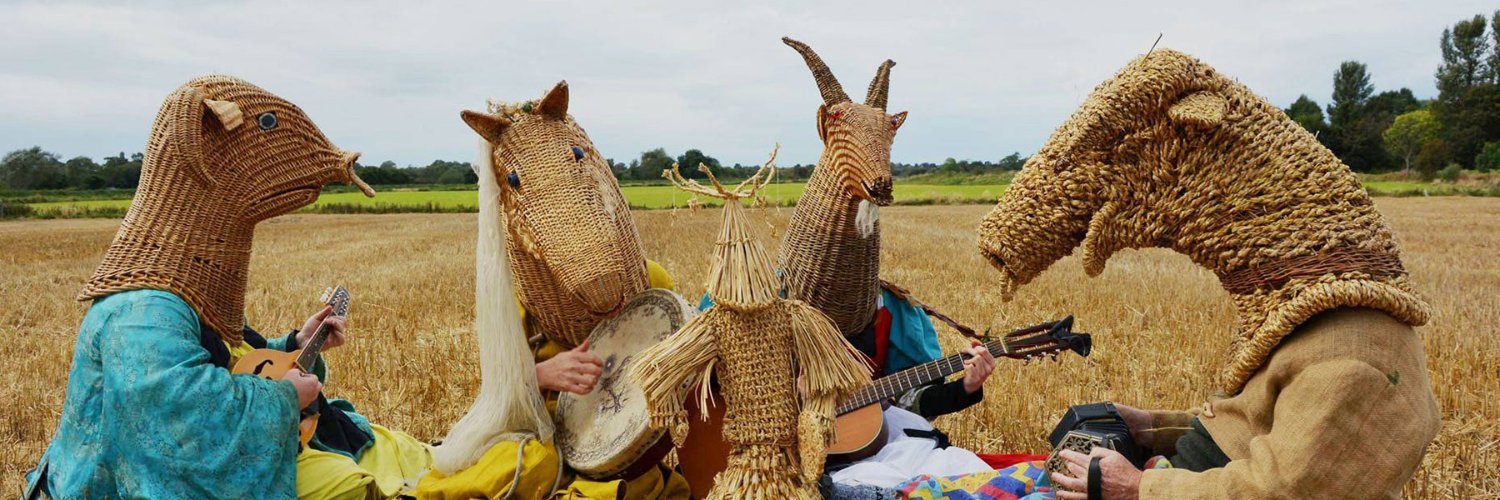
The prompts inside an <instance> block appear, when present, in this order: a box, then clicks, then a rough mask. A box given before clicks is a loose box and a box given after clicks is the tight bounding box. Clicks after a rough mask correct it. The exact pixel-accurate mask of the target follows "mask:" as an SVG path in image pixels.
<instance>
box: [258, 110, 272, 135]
mask: <svg viewBox="0 0 1500 500" xmlns="http://www.w3.org/2000/svg"><path fill="white" fill-rule="evenodd" d="M255 124H256V125H259V126H260V129H261V130H271V129H273V128H276V113H275V112H273V111H267V112H265V113H261V114H260V116H256V117H255Z"/></svg>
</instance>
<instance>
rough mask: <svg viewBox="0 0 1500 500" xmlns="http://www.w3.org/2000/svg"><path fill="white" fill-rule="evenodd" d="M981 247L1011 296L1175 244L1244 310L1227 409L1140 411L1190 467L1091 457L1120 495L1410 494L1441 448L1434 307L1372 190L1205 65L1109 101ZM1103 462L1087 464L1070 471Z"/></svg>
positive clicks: (1084, 460)
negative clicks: (1065, 263) (1040, 282)
mask: <svg viewBox="0 0 1500 500" xmlns="http://www.w3.org/2000/svg"><path fill="white" fill-rule="evenodd" d="M979 246H980V248H981V250H982V252H983V254H984V255H985V256H986V257H988V258H989V260H990V262H991V263H992V264H993V265H994V267H995V268H996V269H998V270H999V271H1000V286H999V291H1000V292H1001V293H1002V294H1003V295H1004V296H1005V297H1006V298H1007V299H1008V298H1009V297H1010V296H1011V295H1012V294H1013V293H1014V290H1015V288H1016V287H1018V286H1021V285H1024V284H1026V283H1027V282H1029V281H1031V280H1032V279H1034V278H1035V277H1036V276H1037V275H1038V274H1040V273H1041V272H1042V271H1043V270H1045V269H1046V268H1047V267H1049V266H1050V265H1051V264H1052V263H1053V262H1056V261H1057V260H1059V259H1061V258H1063V257H1064V256H1066V255H1068V254H1069V253H1071V252H1072V251H1073V250H1074V249H1075V248H1076V247H1079V246H1082V247H1083V252H1082V253H1083V265H1084V270H1085V271H1086V272H1088V273H1089V274H1090V275H1097V274H1098V273H1100V272H1101V271H1103V269H1104V263H1105V261H1106V260H1107V259H1108V258H1109V256H1110V255H1112V254H1114V253H1115V252H1116V251H1119V250H1121V249H1127V248H1146V247H1165V248H1170V249H1172V250H1175V251H1177V252H1178V253H1181V254H1183V255H1186V256H1187V257H1188V258H1190V259H1192V261H1193V262H1195V263H1197V264H1198V265H1200V266H1203V267H1204V268H1207V269H1208V270H1210V271H1212V272H1213V273H1214V274H1215V275H1216V276H1218V278H1219V282H1220V284H1222V285H1223V287H1224V289H1225V290H1226V291H1227V292H1228V293H1229V297H1230V298H1231V299H1232V300H1233V301H1234V306H1235V310H1236V313H1237V325H1236V326H1235V328H1234V331H1233V333H1232V336H1231V338H1230V342H1229V349H1228V360H1229V362H1228V363H1227V364H1226V365H1225V366H1224V368H1223V370H1222V381H1223V386H1224V389H1225V391H1226V392H1227V394H1229V395H1230V396H1229V397H1227V398H1222V399H1217V400H1214V401H1211V402H1209V403H1208V404H1206V405H1205V406H1204V407H1203V409H1202V410H1201V411H1199V412H1194V414H1189V413H1181V412H1155V413H1146V412H1140V411H1139V410H1134V411H1132V412H1131V413H1133V414H1134V417H1132V416H1131V415H1127V420H1130V419H1132V418H1134V419H1135V422H1133V423H1132V430H1133V433H1134V434H1135V436H1136V438H1137V440H1138V441H1139V442H1141V443H1142V444H1145V445H1147V446H1150V447H1153V448H1155V450H1156V452H1157V453H1160V454H1162V455H1166V456H1169V457H1170V458H1171V460H1170V461H1171V463H1172V465H1173V466H1175V467H1176V468H1173V469H1165V470H1148V471H1146V472H1144V473H1141V472H1140V471H1134V470H1133V469H1132V468H1131V467H1130V464H1129V462H1128V461H1124V459H1123V458H1121V457H1120V456H1119V455H1118V454H1113V455H1111V454H1112V452H1107V451H1103V450H1097V449H1096V451H1095V457H1102V458H1101V461H1102V462H1101V470H1102V481H1103V485H1104V489H1105V492H1106V493H1109V492H1112V491H1131V490H1134V489H1135V488H1136V487H1137V485H1136V484H1134V483H1135V482H1138V489H1139V493H1140V495H1141V497H1142V498H1147V497H1150V498H1168V497H1170V498H1186V497H1192V498H1220V497H1223V498H1271V497H1281V496H1286V495H1292V496H1309V497H1344V498H1399V497H1400V496H1401V488H1402V486H1403V485H1404V484H1405V483H1406V482H1407V480H1408V479H1409V478H1410V477H1411V475H1412V474H1413V473H1414V472H1415V470H1416V468H1417V466H1418V465H1419V464H1420V463H1421V460H1422V455H1423V452H1424V449H1425V448H1426V446H1427V444H1428V443H1429V442H1430V441H1431V440H1432V439H1433V437H1434V436H1435V435H1436V432H1437V429H1438V425H1439V414H1438V409H1437V405H1436V402H1435V400H1434V398H1433V393H1432V389H1431V386H1430V383H1429V381H1428V376H1427V368H1426V359H1425V355H1424V354H1423V352H1422V343H1421V340H1420V339H1419V338H1418V337H1417V335H1416V333H1415V332H1414V331H1413V329H1412V327H1414V326H1420V325H1422V324H1424V323H1426V322H1427V320H1428V318H1429V317H1430V316H1431V309H1430V308H1429V307H1428V305H1427V304H1426V303H1425V302H1424V301H1423V300H1422V299H1421V298H1419V297H1418V296H1417V294H1416V293H1415V292H1413V291H1412V286H1411V284H1410V281H1409V279H1408V276H1407V271H1406V270H1405V269H1404V268H1403V267H1402V264H1401V259H1400V256H1399V251H1398V248H1397V244H1396V240H1395V238H1394V237H1393V236H1392V234H1391V230H1390V228H1389V227H1387V225H1386V223H1385V221H1384V220H1383V219H1382V217H1381V215H1380V213H1379V212H1377V211H1376V210H1375V207H1374V205H1373V204H1372V202H1371V200H1370V197H1369V195H1368V194H1367V193H1366V192H1365V190H1364V189H1363V188H1362V187H1361V186H1360V183H1359V180H1358V179H1357V178H1355V176H1354V174H1353V173H1352V172H1350V170H1349V167H1347V166H1345V165H1344V164H1343V163H1341V162H1340V161H1339V160H1338V159H1337V158H1336V157H1334V155H1333V153H1331V152H1329V151H1328V150H1327V149H1325V148H1324V147H1323V146H1321V145H1320V144H1318V141H1317V140H1316V139H1315V138H1314V137H1313V136H1312V135H1311V134H1309V133H1308V132H1307V131H1306V130H1304V129H1303V128H1302V127H1300V126H1298V125H1297V124H1296V123H1295V122H1293V121H1292V120H1290V119H1288V118H1287V116H1286V115H1285V114H1284V113H1282V112H1281V110H1279V109H1277V108H1276V107H1275V106H1273V105H1271V104H1270V103H1268V102H1266V101H1265V100H1264V99H1261V98H1260V97H1258V96H1256V95H1255V94H1253V93H1252V92H1251V91H1250V90H1249V89H1247V88H1245V87H1244V86H1243V85H1240V84H1239V83H1237V82H1235V81H1234V80H1231V79H1229V78H1226V77H1224V76H1222V75H1220V74H1219V73H1218V72H1216V71H1215V70H1214V69H1213V68H1211V67H1209V66H1208V65H1206V64H1204V63H1202V62H1200V61H1198V60H1196V59H1194V58H1192V57H1190V56H1187V55H1185V54H1182V53H1178V52H1175V51H1171V50H1156V51H1154V52H1152V53H1149V54H1147V55H1146V56H1144V57H1142V58H1139V59H1136V60H1135V61H1133V62H1132V63H1130V64H1129V65H1128V66H1126V67H1125V68H1124V69H1122V70H1121V71H1120V72H1119V73H1118V74H1117V75H1115V77H1114V78H1113V79H1111V80H1109V81H1106V82H1104V83H1103V84H1100V85H1099V86H1098V87H1097V88H1095V90H1094V92H1093V94H1091V95H1090V96H1089V98H1088V99H1087V100H1086V101H1084V103H1083V105H1082V106H1081V107H1080V108H1079V109H1078V110H1077V111H1076V112H1075V113H1074V114H1073V115H1072V117H1070V118H1069V119H1068V121H1067V122H1065V123H1064V124H1063V125H1062V126H1061V127H1059V128H1058V129H1057V131H1056V132H1054V133H1053V135H1052V137H1051V139H1049V140H1048V142H1047V143H1046V144H1045V145H1044V146H1043V147H1042V149H1041V151H1039V152H1038V153H1037V154H1036V155H1035V156H1033V157H1032V158H1031V160H1029V161H1028V162H1027V164H1026V166H1025V168H1024V169H1023V170H1022V171H1021V173H1020V174H1019V175H1018V176H1016V179H1015V182H1014V183H1013V184H1011V187H1010V189H1009V190H1007V191H1006V193H1005V195H1004V196H1003V197H1002V198H1001V199H1000V202H999V205H998V206H997V207H996V208H995V210H994V211H993V212H991V213H990V214H989V216H987V217H986V218H985V219H984V220H983V222H982V223H981V224H980V226H979ZM1152 429H1155V431H1153V430H1152ZM1089 461H1090V457H1083V456H1081V455H1078V456H1074V457H1073V458H1072V459H1070V462H1073V464H1074V469H1073V472H1074V473H1075V474H1076V475H1078V476H1079V477H1083V476H1084V474H1083V473H1081V471H1086V470H1087V469H1086V467H1087V466H1088V465H1089ZM1122 463H1123V466H1122V465H1121V464H1122ZM1062 479H1063V482H1062V484H1061V486H1063V487H1065V488H1069V489H1073V490H1076V491H1082V490H1081V488H1082V487H1083V486H1082V485H1083V480H1082V479H1072V478H1066V477H1065V478H1062ZM1112 488H1118V489H1112Z"/></svg>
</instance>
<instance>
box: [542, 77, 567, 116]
mask: <svg viewBox="0 0 1500 500" xmlns="http://www.w3.org/2000/svg"><path fill="white" fill-rule="evenodd" d="M537 108H539V109H538V111H537V112H538V113H541V114H542V115H543V116H547V117H551V118H556V119H559V120H561V119H564V118H567V117H568V82H567V81H566V80H564V81H561V82H557V85H556V86H554V87H552V90H549V91H547V95H546V96H544V97H542V102H541V104H538V105H537Z"/></svg>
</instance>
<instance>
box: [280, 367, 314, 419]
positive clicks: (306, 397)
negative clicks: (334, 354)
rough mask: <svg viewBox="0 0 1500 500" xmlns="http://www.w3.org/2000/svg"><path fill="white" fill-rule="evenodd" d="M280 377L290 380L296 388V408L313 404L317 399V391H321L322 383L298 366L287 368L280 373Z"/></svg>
mask: <svg viewBox="0 0 1500 500" xmlns="http://www.w3.org/2000/svg"><path fill="white" fill-rule="evenodd" d="M281 379H282V380H285V381H288V382H291V383H292V386H293V387H296V388H297V408H298V409H301V408H307V405H310V404H313V402H314V401H317V400H318V393H319V392H322V391H323V383H322V382H320V381H318V377H317V376H315V375H313V374H311V373H307V372H304V371H302V369H300V368H292V369H290V370H287V372H286V375H282V376H281Z"/></svg>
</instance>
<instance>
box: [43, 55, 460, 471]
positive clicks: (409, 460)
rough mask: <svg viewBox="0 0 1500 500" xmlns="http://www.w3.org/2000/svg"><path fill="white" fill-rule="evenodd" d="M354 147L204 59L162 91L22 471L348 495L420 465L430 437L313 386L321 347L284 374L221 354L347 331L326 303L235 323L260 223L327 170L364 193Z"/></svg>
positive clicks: (315, 185)
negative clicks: (262, 327)
mask: <svg viewBox="0 0 1500 500" xmlns="http://www.w3.org/2000/svg"><path fill="white" fill-rule="evenodd" d="M358 156H359V155H358V153H352V152H347V151H343V150H340V149H338V148H336V147H334V146H333V145H332V144H330V143H329V141H328V139H327V138H326V137H324V135H323V134H322V132H320V131H319V130H318V128H317V126H315V125H314V124H313V123H312V121H311V120H309V119H308V117H307V116H306V115H305V114H303V112H302V110H300V109H298V108H297V107H296V106H295V105H293V104H292V103H290V102H287V101H286V100H285V99H282V98H280V97H278V96H276V95H273V94H271V93H269V92H267V91H265V90H262V89H261V88H259V87H256V86H255V85H251V84H250V83H247V82H245V81H243V80H239V79H236V78H233V77H228V76H219V75H214V76H205V77H201V78H197V79H194V80H191V81H189V82H187V83H186V84H184V85H183V86H181V87H178V88H177V89H176V90H175V91H173V92H172V93H171V95H169V96H167V99H166V102H164V103H163V105H162V107H161V110H160V111H159V112H158V114H157V117H156V121H155V123H154V124H153V125H152V129H151V136H150V139H149V141H148V143H147V145H146V152H145V162H144V164H143V165H142V167H141V181H140V186H139V187H138V188H137V189H136V193H135V198H134V199H133V200H132V201H131V203H130V211H129V212H127V213H126V215H125V219H124V220H123V221H121V223H120V230H119V232H118V233H117V234H116V235H115V239H114V242H113V243H111V244H110V247H109V249H108V250H107V251H106V252H105V256H104V260H103V262H102V263H100V265H99V267H98V270H97V271H95V273H94V275H93V277H91V278H90V279H89V281H88V283H87V284H86V285H85V286H84V288H83V290H82V292H81V293H80V294H79V297H78V298H79V300H87V301H91V303H90V306H89V309H88V313H87V314H86V315H85V316H84V319H83V324H82V326H81V327H80V328H79V332H78V340H77V342H76V344H75V347H74V349H73V363H72V370H71V372H70V373H69V376H68V389H67V399H66V401H65V402H64V404H63V411H62V415H61V419H60V422H59V423H58V429H57V433H56V434H55V435H54V437H53V439H52V443H51V444H50V445H49V446H48V449H47V451H46V453H45V454H44V455H43V456H42V464H41V466H40V467H38V469H37V470H36V471H33V472H32V473H31V474H28V477H27V481H28V482H29V483H32V484H35V485H36V486H38V487H39V489H40V490H41V492H42V493H46V494H47V495H50V496H51V497H52V498H82V497H99V498H291V497H302V498H326V497H345V498H349V497H385V496H394V495H395V494H397V493H398V492H400V490H401V489H402V488H403V484H404V482H405V481H406V480H409V479H412V478H415V477H416V476H417V475H419V474H421V473H422V472H423V471H424V470H425V469H426V468H427V466H428V463H429V461H430V456H429V454H428V450H427V447H426V446H425V445H423V444H422V443H420V442H418V441H416V440H415V439H413V438H412V437H411V436H407V435H405V434H402V433H399V432H396V431H390V430H387V429H385V428H383V427H380V426H377V425H372V424H370V423H369V421H368V420H366V419H365V418H364V417H362V416H360V415H359V414H357V413H355V412H354V408H353V406H352V405H349V404H348V403H347V402H343V401H336V400H335V401H330V402H328V403H329V404H323V403H321V401H323V400H322V399H321V397H320V396H319V395H318V389H319V388H320V387H321V385H320V383H319V380H318V379H319V378H321V377H322V376H323V375H324V365H323V361H322V360H321V358H320V359H319V360H318V361H317V362H316V363H315V364H314V366H311V367H307V368H308V370H309V373H303V372H302V371H301V370H295V369H294V370H292V372H291V373H289V374H288V376H287V377H286V378H285V379H283V380H267V379H263V378H260V377H257V376H254V375H231V374H230V372H229V369H228V368H229V367H231V366H233V365H234V363H235V362H236V361H238V359H239V357H240V356H241V355H243V354H245V353H246V352H249V351H250V350H251V349H252V347H261V348H266V347H269V348H273V349H284V350H288V351H290V350H293V349H295V348H296V347H297V345H298V343H299V342H306V340H307V338H309V337H310V334H311V332H312V331H313V330H316V328H317V327H318V326H319V325H321V324H327V325H330V326H331V327H332V328H333V330H334V331H335V333H334V334H333V336H336V337H338V338H339V339H340V340H338V341H337V342H334V341H333V340H330V341H329V344H328V345H334V344H336V343H342V335H343V332H342V330H343V326H342V322H341V321H337V320H329V321H331V322H330V323H324V317H325V316H326V315H327V313H326V312H324V313H320V315H314V317H313V318H311V319H310V320H309V321H308V324H307V325H304V327H303V329H302V331H301V332H294V333H296V335H287V336H286V337H283V338H276V339H270V340H266V339H264V338H262V337H261V336H260V335H259V334H257V333H256V332H255V331H254V330H251V329H250V328H249V327H247V326H246V325H245V318H244V305H245V289H246V283H247V281H248V276H249V270H250V248H251V240H252V239H253V237H254V234H255V227H256V225H257V224H258V223H259V222H261V221H264V220H266V219H270V218H272V217H276V216H278V215H282V214H285V213H289V212H292V211H294V210H296V209H298V208H301V207H303V206H306V205H308V204H310V203H312V202H313V201H314V200H316V199H317V198H318V194H319V193H320V192H321V190H322V187H323V185H324V184H328V183H332V182H347V183H352V184H355V185H357V186H359V188H360V189H361V190H362V191H364V192H365V194H367V195H372V196H373V194H374V192H373V191H372V190H371V189H370V188H369V186H366V185H365V184H364V183H363V182H361V181H360V180H359V178H358V177H357V176H355V175H354V171H353V165H354V160H355V159H356V158H357V157H358ZM325 311H326V310H325ZM314 375H316V378H315V377H314ZM313 404H318V405H319V406H320V407H321V408H322V409H321V410H320V411H319V413H320V419H319V424H318V427H317V431H316V434H315V437H314V438H313V439H312V442H311V443H310V446H309V447H308V448H305V449H300V450H299V448H300V446H299V443H298V429H297V423H298V420H299V415H298V414H299V410H301V409H302V408H304V407H307V406H310V405H313Z"/></svg>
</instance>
